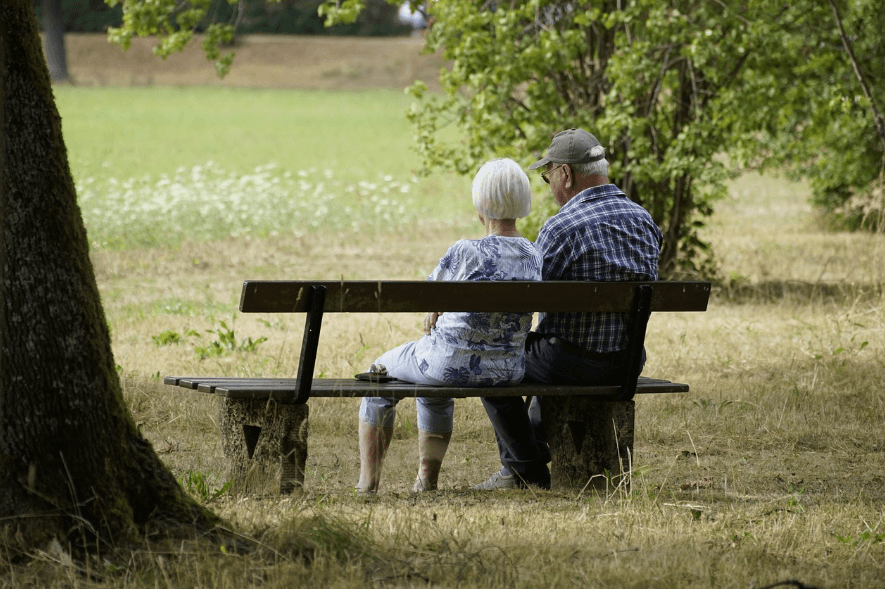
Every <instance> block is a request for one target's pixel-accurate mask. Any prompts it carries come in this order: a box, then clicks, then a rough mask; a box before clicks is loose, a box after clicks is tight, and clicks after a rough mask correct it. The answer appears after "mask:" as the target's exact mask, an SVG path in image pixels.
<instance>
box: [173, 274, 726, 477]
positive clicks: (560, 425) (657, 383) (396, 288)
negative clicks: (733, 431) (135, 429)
mask: <svg viewBox="0 0 885 589" xmlns="http://www.w3.org/2000/svg"><path fill="white" fill-rule="evenodd" d="M709 296H710V284H709V283H707V282H665V281H655V282H519V281H512V282H504V281H500V282H497V281H486V282H432V281H378V282H365V281H334V282H333V281H247V282H245V283H244V284H243V292H242V296H241V299H240V311H242V312H244V313H279V312H290V313H299V312H300V313H307V317H306V321H305V330H304V341H303V343H302V349H301V361H300V362H299V368H298V375H297V377H296V378H220V377H174V376H173V377H167V378H166V379H165V383H166V384H167V385H172V386H179V387H183V388H186V389H190V390H198V391H200V392H204V393H210V394H214V395H217V396H219V397H221V398H222V407H221V416H220V419H219V430H220V431H221V436H222V446H223V448H224V452H225V455H226V456H227V458H228V460H229V471H230V472H229V476H230V479H231V482H232V483H233V485H232V492H234V493H235V494H244V493H256V492H257V493H261V492H268V491H270V490H271V489H273V490H274V491H276V490H277V489H278V490H279V492H280V493H291V492H292V491H294V490H295V489H299V488H302V487H303V485H304V472H305V465H306V460H307V434H308V415H309V410H308V406H307V405H306V403H307V401H308V399H309V398H310V397H347V398H352V397H397V398H406V397H456V398H464V397H490V396H516V395H519V396H545V397H548V398H549V399H548V400H546V401H545V402H544V403H543V404H542V421H543V423H544V429H545V433H546V435H547V441H548V443H549V445H550V451H551V455H552V461H551V465H550V471H551V479H552V481H551V483H552V487H553V488H560V489H577V490H581V489H584V488H586V487H587V486H588V485H589V486H590V487H593V488H603V489H604V488H606V486H607V485H608V484H610V482H611V479H617V478H618V477H619V476H620V475H621V474H622V473H623V472H624V471H625V470H629V469H630V468H631V467H632V460H633V427H634V414H635V403H634V401H633V397H634V395H636V394H650V393H671V392H672V393H677V392H687V391H688V390H689V387H688V385H687V384H682V383H675V382H670V381H667V380H660V379H650V378H645V377H640V376H639V373H640V371H641V366H640V360H641V355H642V349H643V346H644V342H645V332H646V326H647V324H648V318H649V316H650V314H651V312H653V311H656V312H682V311H705V310H706V308H707V302H708V300H709ZM434 309H444V310H448V311H473V312H491V311H517V312H519V311H524V310H525V309H534V310H537V311H547V312H575V311H587V312H619V313H624V314H625V316H626V317H627V324H628V334H629V342H628V349H629V352H628V358H629V360H628V361H629V368H628V370H627V372H626V374H625V375H624V379H623V381H622V382H621V383H620V384H617V385H590V386H588V385H555V384H553V385H551V384H544V383H521V384H518V385H516V386H511V387H488V388H476V387H457V386H442V387H440V386H434V387H431V386H423V385H416V384H412V383H407V382H403V381H398V380H395V379H393V380H389V381H387V379H389V378H390V377H386V378H385V377H382V376H378V375H379V374H380V370H379V371H378V372H367V373H361V374H360V375H356V378H355V379H314V378H313V371H314V365H315V361H316V352H317V345H318V343H319V332H320V326H321V323H322V316H323V313H335V312H338V313H396V312H427V311H429V310H434Z"/></svg>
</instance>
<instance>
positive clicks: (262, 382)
mask: <svg viewBox="0 0 885 589" xmlns="http://www.w3.org/2000/svg"><path fill="white" fill-rule="evenodd" d="M173 381H176V382H177V383H178V385H177V386H181V387H184V388H188V389H191V390H193V389H196V390H198V391H200V392H203V393H212V394H216V395H219V396H222V397H227V398H232V399H274V400H276V401H279V402H281V403H287V402H291V401H292V399H294V397H295V395H296V392H297V390H298V380H297V379H295V378H222V377H207V378H203V377H167V379H166V384H174V382H173ZM688 390H689V387H688V385H687V384H682V383H676V382H670V381H668V380H661V379H652V378H647V377H640V378H639V383H638V385H637V388H636V393H637V394H646V393H685V392H688ZM619 391H620V387H618V386H613V385H612V386H582V385H550V384H544V383H521V384H518V385H515V386H511V387H488V388H475V387H457V386H445V387H433V386H424V385H415V384H412V383H406V382H398V381H393V382H389V383H370V382H366V381H361V380H356V379H314V381H313V386H312V388H311V393H310V395H311V397H343V398H346V397H396V398H400V399H404V398H410V397H458V398H465V397H509V396H517V395H519V396H526V395H533V396H551V395H552V396H555V395H567V396H571V395H593V396H600V397H608V396H615V395H617V394H618V393H619Z"/></svg>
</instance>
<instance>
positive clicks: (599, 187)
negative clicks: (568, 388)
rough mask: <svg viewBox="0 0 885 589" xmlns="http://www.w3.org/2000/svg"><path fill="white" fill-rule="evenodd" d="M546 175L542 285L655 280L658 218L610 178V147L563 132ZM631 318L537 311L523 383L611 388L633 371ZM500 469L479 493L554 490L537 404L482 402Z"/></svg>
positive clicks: (578, 132) (546, 162)
mask: <svg viewBox="0 0 885 589" xmlns="http://www.w3.org/2000/svg"><path fill="white" fill-rule="evenodd" d="M542 167H543V168H544V171H542V172H541V177H542V178H543V179H544V182H546V183H548V184H549V185H550V190H551V192H552V193H553V198H554V200H555V201H556V202H557V203H558V204H559V206H560V210H559V213H557V214H556V215H554V216H553V217H550V218H549V219H548V220H547V222H546V223H545V224H544V226H543V227H542V228H541V231H540V233H539V234H538V240H537V244H536V245H537V246H538V249H539V250H541V253H542V255H543V256H544V264H543V268H542V277H543V279H544V280H586V281H596V280H612V281H626V280H656V279H657V276H658V258H659V255H660V251H661V242H662V239H663V238H662V235H661V231H660V229H658V226H657V225H656V224H655V222H654V220H652V218H651V215H650V214H649V213H648V211H646V210H645V209H643V208H642V207H641V206H639V205H638V204H636V203H634V202H632V201H630V200H629V199H628V198H627V197H626V195H625V194H624V193H623V192H622V191H621V190H620V189H618V187H617V186H615V185H614V184H610V183H609V181H608V167H609V164H608V161H606V159H605V149H604V148H603V147H602V146H601V145H600V144H599V141H597V139H596V137H594V136H593V135H591V134H590V133H588V132H587V131H585V130H583V129H569V130H567V131H562V132H561V133H559V134H557V135H556V136H555V137H554V138H553V141H552V143H551V144H550V147H549V149H548V150H547V156H546V157H543V158H541V159H540V160H538V161H537V162H535V163H534V164H532V165H531V166H529V169H530V170H535V169H538V168H542ZM626 345H627V342H626V334H625V320H624V317H623V316H622V314H617V313H549V314H546V315H545V314H543V313H542V314H540V316H539V322H538V326H537V329H536V331H534V332H531V333H529V335H528V337H527V339H526V371H525V380H536V381H540V382H548V383H557V384H570V383H586V384H608V383H614V382H616V381H617V379H618V378H619V377H620V376H621V375H622V373H623V371H624V370H625V369H626V361H627V358H626V349H625V348H626ZM482 402H483V405H484V406H485V409H486V413H488V416H489V419H490V420H491V422H492V425H493V426H494V429H495V436H496V438H497V441H498V450H499V452H500V454H501V463H502V465H503V467H502V468H501V470H500V471H498V472H496V473H494V474H493V475H492V476H491V477H489V478H488V480H486V481H484V482H483V483H480V484H479V485H477V486H476V487H474V488H475V489H478V490H494V489H514V488H524V487H526V486H527V485H532V486H535V487H540V488H549V486H550V471H549V469H548V468H547V463H548V462H549V461H550V452H549V450H548V449H547V444H546V443H545V441H544V438H543V435H542V433H541V427H540V399H539V398H535V399H533V401H532V404H531V407H528V408H527V407H526V405H525V403H524V402H523V400H522V399H521V398H520V397H498V398H484V399H483V400H482Z"/></svg>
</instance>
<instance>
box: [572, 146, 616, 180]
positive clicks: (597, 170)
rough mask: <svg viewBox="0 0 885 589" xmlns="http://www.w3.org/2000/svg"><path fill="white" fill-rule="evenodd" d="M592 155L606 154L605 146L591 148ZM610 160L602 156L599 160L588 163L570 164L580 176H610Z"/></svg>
mask: <svg viewBox="0 0 885 589" xmlns="http://www.w3.org/2000/svg"><path fill="white" fill-rule="evenodd" d="M590 155H591V156H597V155H605V148H604V147H602V146H601V145H597V146H596V147H594V148H593V149H591V150H590ZM608 165H609V164H608V160H607V159H605V158H602V159H601V160H599V161H595V162H589V163H586V164H569V165H568V166H569V167H570V168H571V169H572V170H574V172H575V174H578V175H580V176H606V177H608Z"/></svg>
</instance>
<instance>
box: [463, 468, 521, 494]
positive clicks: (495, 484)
mask: <svg viewBox="0 0 885 589" xmlns="http://www.w3.org/2000/svg"><path fill="white" fill-rule="evenodd" d="M523 486H524V485H522V481H521V480H519V479H518V478H517V477H515V476H513V475H512V474H507V473H506V472H504V469H503V468H502V469H501V470H499V471H498V472H496V473H494V474H493V475H492V476H490V477H489V478H487V479H486V480H484V481H483V482H481V483H480V484H478V485H476V486H475V487H473V490H474V491H497V490H499V489H520V488H522V487H523Z"/></svg>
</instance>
